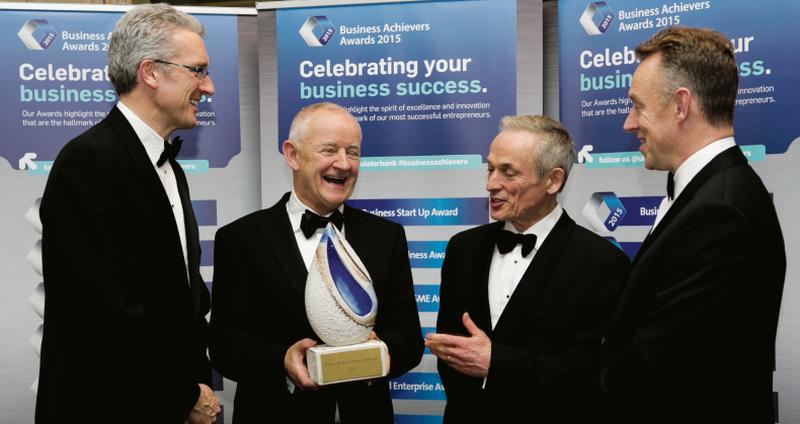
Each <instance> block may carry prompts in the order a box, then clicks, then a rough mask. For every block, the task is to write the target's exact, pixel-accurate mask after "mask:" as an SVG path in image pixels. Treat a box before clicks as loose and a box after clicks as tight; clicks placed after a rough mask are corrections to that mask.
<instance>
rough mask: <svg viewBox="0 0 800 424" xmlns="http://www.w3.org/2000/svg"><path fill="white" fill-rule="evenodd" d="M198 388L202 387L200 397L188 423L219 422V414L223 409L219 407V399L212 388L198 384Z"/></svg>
mask: <svg viewBox="0 0 800 424" xmlns="http://www.w3.org/2000/svg"><path fill="white" fill-rule="evenodd" d="M198 386H200V397H198V398H197V403H195V404H194V408H192V410H191V411H190V412H189V416H188V417H187V418H186V423H187V424H214V422H216V421H217V414H219V413H220V411H222V408H220V407H219V399H217V396H215V395H214V391H213V390H211V388H210V387H208V386H206V385H205V384H198Z"/></svg>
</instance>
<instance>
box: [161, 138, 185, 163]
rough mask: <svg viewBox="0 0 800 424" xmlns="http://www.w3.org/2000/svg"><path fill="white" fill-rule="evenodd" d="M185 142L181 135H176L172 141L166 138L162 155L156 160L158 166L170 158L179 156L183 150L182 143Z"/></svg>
mask: <svg viewBox="0 0 800 424" xmlns="http://www.w3.org/2000/svg"><path fill="white" fill-rule="evenodd" d="M182 143H183V139H181V138H180V137H175V138H173V139H172V143H170V142H168V141H167V140H164V151H163V152H161V156H159V157H158V161H156V166H158V167H160V166H161V165H163V164H164V163H165V162H166V161H167V160H169V159H175V158H176V157H177V156H178V153H179V152H180V151H181V144H182Z"/></svg>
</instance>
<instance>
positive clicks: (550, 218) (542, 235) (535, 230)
mask: <svg viewBox="0 0 800 424" xmlns="http://www.w3.org/2000/svg"><path fill="white" fill-rule="evenodd" d="M563 212H564V209H562V208H561V205H560V204H558V203H556V207H555V208H553V210H552V211H550V213H548V214H547V215H545V217H544V218H542V219H540V220H539V221H538V222H537V223H535V224H533V225H531V226H530V227H528V228H527V229H526V230H525V231H523V232H522V234H535V235H536V246H534V248H535V249H536V250H539V247H541V246H542V243H544V240H545V239H546V238H547V236H548V235H549V234H550V231H552V230H553V227H555V226H556V223H557V222H558V220H559V219H561V214H562V213H563ZM503 229H504V230H506V231H511V232H512V233H518V232H519V231H517V229H516V228H514V224H512V223H510V222H506V223H505V224H504V225H503Z"/></svg>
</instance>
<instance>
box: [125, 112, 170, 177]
mask: <svg viewBox="0 0 800 424" xmlns="http://www.w3.org/2000/svg"><path fill="white" fill-rule="evenodd" d="M117 109H119V111H120V112H122V115H123V116H125V119H127V120H128V122H129V123H130V124H131V126H132V127H133V131H134V132H135V133H136V136H137V137H139V140H140V141H141V142H142V144H143V145H144V150H145V151H146V152H147V157H149V158H150V162H152V163H153V166H156V162H158V158H159V157H160V156H161V153H162V152H163V151H164V140H163V139H162V138H161V136H160V135H158V133H157V132H156V131H155V130H154V129H153V128H151V127H150V126H149V125H147V124H146V123H145V122H144V121H143V120H142V119H141V118H139V116H138V115H136V113H134V112H133V111H132V110H130V109H129V108H128V107H127V106H125V103H122V100H120V101H119V102H117Z"/></svg>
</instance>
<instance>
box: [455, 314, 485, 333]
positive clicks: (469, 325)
mask: <svg viewBox="0 0 800 424" xmlns="http://www.w3.org/2000/svg"><path fill="white" fill-rule="evenodd" d="M461 322H462V323H463V324H464V328H465V329H466V330H467V331H468V332H469V334H470V335H472V336H478V335H483V334H486V333H484V332H483V330H481V329H480V328H479V327H478V326H477V325H475V323H474V322H473V321H472V318H470V317H469V313H468V312H464V315H462V316H461Z"/></svg>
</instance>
